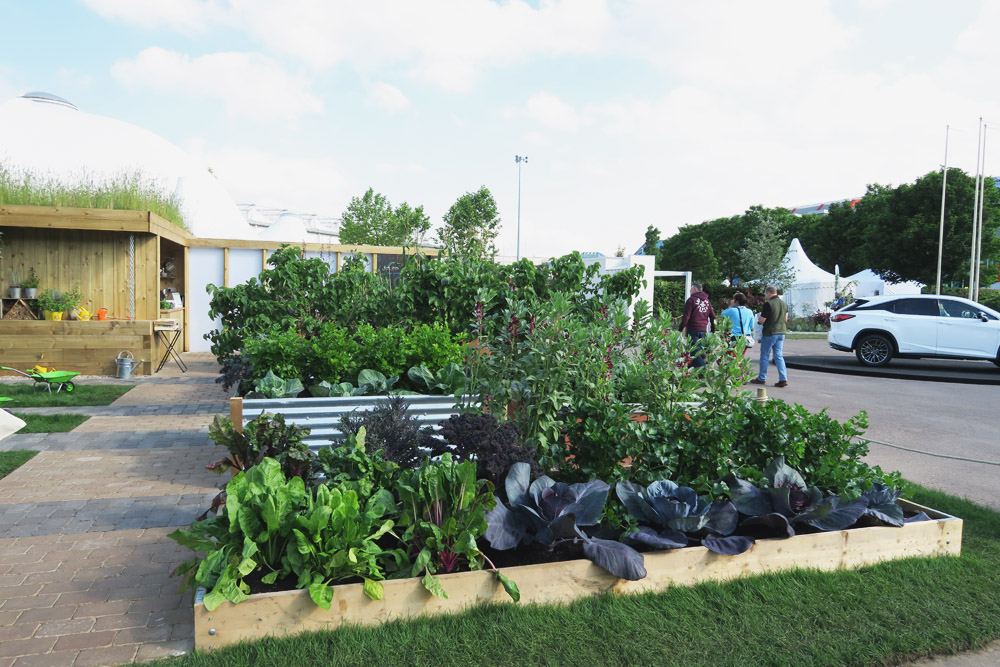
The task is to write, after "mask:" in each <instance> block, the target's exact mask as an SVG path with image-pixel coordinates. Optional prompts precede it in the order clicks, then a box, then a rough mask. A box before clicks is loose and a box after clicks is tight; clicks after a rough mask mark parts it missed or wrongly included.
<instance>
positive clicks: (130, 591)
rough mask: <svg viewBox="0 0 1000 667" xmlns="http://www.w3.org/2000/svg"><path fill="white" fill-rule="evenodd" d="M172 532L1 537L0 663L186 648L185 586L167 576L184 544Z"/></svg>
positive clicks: (159, 653)
mask: <svg viewBox="0 0 1000 667" xmlns="http://www.w3.org/2000/svg"><path fill="white" fill-rule="evenodd" d="M172 531H173V528H154V529H147V530H115V531H109V532H96V533H94V532H91V533H75V534H63V535H44V536H35V537H19V538H0V665H4V664H10V665H23V664H24V665H26V664H38V665H60V666H63V665H67V666H69V665H72V666H73V667H83V666H85V665H104V664H120V663H123V662H131V661H133V660H151V659H153V658H159V657H167V656H171V655H178V654H182V653H186V652H189V651H191V650H192V649H193V647H194V613H193V610H192V607H191V593H190V592H188V593H186V594H184V595H181V594H180V593H179V580H178V579H177V578H171V577H170V576H169V573H170V572H171V571H172V570H173V569H174V568H175V567H176V566H177V565H179V564H180V563H182V562H183V561H184V560H186V559H188V558H189V557H190V551H188V550H187V549H186V548H184V547H181V546H180V545H178V544H177V543H176V542H174V541H173V540H171V539H169V538H167V537H166V536H167V534H168V533H170V532H172ZM11 658H15V659H14V660H11ZM5 660H7V661H8V662H6V663H5V662H4V661H5Z"/></svg>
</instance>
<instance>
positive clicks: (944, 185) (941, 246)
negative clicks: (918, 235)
mask: <svg viewBox="0 0 1000 667" xmlns="http://www.w3.org/2000/svg"><path fill="white" fill-rule="evenodd" d="M949 129H950V126H948V125H945V126H944V168H943V169H942V170H941V228H940V230H938V263H937V292H935V293H936V294H940V293H941V255H942V254H944V196H945V191H946V188H947V186H948V130H949Z"/></svg>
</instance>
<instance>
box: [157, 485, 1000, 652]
mask: <svg viewBox="0 0 1000 667" xmlns="http://www.w3.org/2000/svg"><path fill="white" fill-rule="evenodd" d="M910 497H911V498H912V499H913V500H915V501H916V502H918V503H921V504H924V505H928V506H930V507H933V508H935V509H939V510H941V511H944V512H947V513H949V514H954V515H956V516H959V517H962V518H963V519H965V525H964V539H963V548H962V556H961V557H959V558H954V557H940V558H923V559H910V560H905V561H896V562H892V563H884V564H881V565H876V566H870V567H865V568H862V569H860V570H847V571H841V572H817V571H805V570H800V571H796V572H791V573H783V574H776V575H766V576H754V577H749V578H745V579H740V580H737V581H733V582H729V583H725V584H715V583H711V584H702V585H699V586H695V587H692V588H684V587H679V588H675V589H671V590H669V591H666V592H664V593H650V594H644V595H638V596H623V597H615V596H612V595H603V596H600V597H594V598H588V599H584V600H581V601H578V602H576V603H574V604H571V605H567V606H533V605H514V604H501V605H491V606H487V607H479V608H475V609H472V610H470V611H468V612H466V613H463V614H461V615H458V616H452V617H438V618H422V619H417V620H413V621H408V622H393V623H389V624H386V625H383V626H381V627H375V628H358V627H352V628H346V629H341V630H337V631H327V632H319V633H313V634H309V635H301V636H299V637H296V638H286V639H267V640H262V641H259V642H254V643H249V644H242V645H238V646H233V647H229V648H227V649H223V650H220V651H216V652H212V653H204V654H195V655H188V656H184V657H183V658H180V659H176V660H170V661H160V662H156V663H149V664H151V665H158V666H159V667H168V666H169V667H182V666H184V667H187V666H195V665H198V666H202V665H204V666H209V665H212V666H221V665H233V666H236V665H317V666H319V665H330V664H350V665H414V664H426V665H532V664H545V665H574V666H575V665H587V664H592V665H608V664H612V665H626V664H628V665H637V664H675V665H713V666H714V665H734V666H736V665H740V666H742V665H881V664H898V662H900V661H904V660H909V659H915V658H918V657H920V656H925V655H929V654H932V653H951V652H956V651H962V650H966V649H970V648H975V647H978V646H982V645H984V644H986V643H988V642H989V641H991V640H994V639H997V638H998V637H1000V575H998V572H1000V514H997V513H996V512H992V511H990V510H988V509H985V508H983V507H980V506H977V505H974V504H972V503H970V502H967V501H964V500H960V499H958V498H955V497H953V496H948V495H945V494H942V493H938V492H934V491H929V490H926V489H922V488H919V487H915V492H914V493H913V494H911V496H910ZM335 604H336V603H335Z"/></svg>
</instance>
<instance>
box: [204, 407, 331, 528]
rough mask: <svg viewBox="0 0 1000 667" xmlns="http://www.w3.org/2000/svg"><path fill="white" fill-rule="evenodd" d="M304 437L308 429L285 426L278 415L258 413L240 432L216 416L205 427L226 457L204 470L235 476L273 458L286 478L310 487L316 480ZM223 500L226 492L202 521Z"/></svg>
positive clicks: (313, 462) (313, 464)
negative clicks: (299, 480) (295, 479)
mask: <svg viewBox="0 0 1000 667" xmlns="http://www.w3.org/2000/svg"><path fill="white" fill-rule="evenodd" d="M307 435H309V429H308V428H305V427H302V426H298V425H297V424H286V423H285V417H284V415H281V414H278V415H270V414H261V415H260V416H259V417H257V418H255V419H252V420H250V421H249V422H247V424H246V425H245V426H244V427H243V431H242V432H240V431H238V430H237V429H236V425H235V424H233V422H232V421H231V420H230V419H229V418H227V417H222V416H219V415H216V416H215V419H214V420H213V421H212V424H211V425H210V426H209V427H208V437H209V438H211V439H212V442H214V443H215V444H216V445H218V446H220V447H225V448H226V456H225V457H224V458H222V459H220V460H219V461H216V462H215V463H212V464H210V465H207V466H205V467H206V468H207V469H208V470H211V471H212V472H214V473H217V474H220V475H221V474H223V473H226V472H232V473H236V472H239V471H241V470H249V469H250V468H252V467H254V466H255V465H257V464H259V463H260V462H261V461H263V460H264V459H265V458H272V459H274V460H276V461H277V462H278V465H279V466H280V467H281V471H282V473H283V474H284V476H285V477H286V478H288V479H291V478H292V477H301V478H302V480H303V481H304V482H306V484H311V483H312V481H313V479H314V478H315V472H316V462H315V456H314V455H313V453H312V452H311V451H310V450H309V447H308V445H306V444H305V443H304V442H303V441H302V440H303V439H304V438H305V437H306V436H307ZM225 498H226V491H225V490H223V491H222V492H220V493H219V495H218V496H216V497H215V499H214V500H213V501H212V506H211V508H210V509H209V510H208V511H207V512H206V513H205V514H203V515H202V516H201V517H199V518H205V516H207V515H208V512H212V511H214V510H216V509H218V508H219V507H220V506H221V505H222V504H223V503H224V502H225Z"/></svg>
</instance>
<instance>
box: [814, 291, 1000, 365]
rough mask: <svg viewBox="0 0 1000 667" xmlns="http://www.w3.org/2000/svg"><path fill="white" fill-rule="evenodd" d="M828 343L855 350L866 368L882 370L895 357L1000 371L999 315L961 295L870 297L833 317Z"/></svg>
mask: <svg viewBox="0 0 1000 667" xmlns="http://www.w3.org/2000/svg"><path fill="white" fill-rule="evenodd" d="M827 341H828V342H829V343H830V347H832V348H833V349H835V350H841V351H843V352H852V351H853V352H854V353H855V354H856V355H857V357H858V361H860V362H861V363H862V364H864V365H865V366H885V365H886V364H888V363H889V361H890V360H892V358H893V357H900V358H906V359H919V358H921V357H939V358H948V359H987V360H990V361H992V362H993V363H994V364H996V365H997V366H1000V313H998V312H997V311H995V310H993V309H992V308H987V307H986V306H984V305H982V304H978V303H976V302H975V301H970V300H969V299H963V298H962V297H959V296H945V295H935V294H909V295H905V296H902V295H900V296H873V297H867V298H864V299H858V300H857V301H855V302H854V303H852V304H850V305H848V306H845V307H844V308H841V309H840V310H838V311H837V312H835V313H834V314H833V315H832V316H831V317H830V334H829V335H828V336H827Z"/></svg>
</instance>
